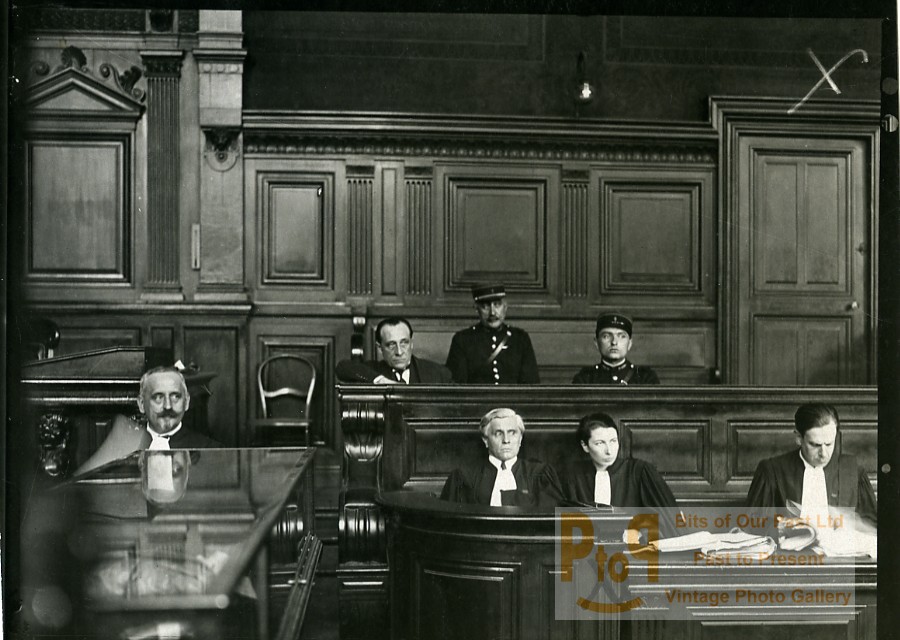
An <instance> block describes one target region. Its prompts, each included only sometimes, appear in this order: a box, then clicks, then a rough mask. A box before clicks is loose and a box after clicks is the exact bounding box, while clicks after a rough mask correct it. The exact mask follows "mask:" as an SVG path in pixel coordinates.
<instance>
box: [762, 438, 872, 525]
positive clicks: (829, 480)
mask: <svg viewBox="0 0 900 640" xmlns="http://www.w3.org/2000/svg"><path fill="white" fill-rule="evenodd" d="M804 470H805V467H804V465H803V460H801V459H800V453H799V452H798V450H797V449H794V450H793V451H788V452H787V453H783V454H781V455H780V456H775V457H774V458H768V459H766V460H762V461H761V462H760V463H759V465H758V466H757V467H756V473H754V474H753V482H751V483H750V491H749V492H748V493H747V506H748V507H760V508H766V507H774V508H776V509H782V508H784V507H785V506H787V501H788V500H792V501H794V502H796V503H797V504H800V501H801V500H802V499H803V472H804ZM824 471H825V488H826V490H827V491H828V505H829V506H837V507H850V508H853V509H855V510H856V512H857V513H858V514H859V515H860V516H862V517H864V518H866V519H868V520H870V521H871V522H873V523H877V521H878V507H877V504H876V501H875V492H874V491H873V490H872V485H871V484H870V483H869V476H867V475H866V472H865V470H864V469H862V468H861V467H860V466H859V465H858V463H857V461H856V457H855V456H852V455H846V454H839V453H838V452H835V454H834V455H833V456H832V458H831V460H830V461H829V462H828V464H827V465H825V469H824Z"/></svg>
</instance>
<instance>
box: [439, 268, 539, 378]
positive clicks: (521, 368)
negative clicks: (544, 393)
mask: <svg viewBox="0 0 900 640" xmlns="http://www.w3.org/2000/svg"><path fill="white" fill-rule="evenodd" d="M472 298H474V300H475V310H476V311H477V312H478V318H479V322H478V324H475V325H472V326H471V327H469V328H468V329H463V330H462V331H458V332H456V334H455V335H454V336H453V341H452V342H451V343H450V352H449V353H448V354H447V368H448V369H450V372H451V373H452V374H453V381H454V382H459V383H469V384H538V383H539V382H540V377H539V375H538V367H537V359H536V358H535V356H534V348H533V347H532V346H531V338H529V337H528V333H526V332H525V331H524V330H522V329H518V328H516V327H511V326H509V325H508V324H506V310H507V305H506V300H505V298H506V289H505V288H504V287H503V285H496V284H494V285H486V286H476V287H472Z"/></svg>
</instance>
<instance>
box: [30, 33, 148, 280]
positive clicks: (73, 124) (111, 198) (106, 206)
mask: <svg viewBox="0 0 900 640" xmlns="http://www.w3.org/2000/svg"><path fill="white" fill-rule="evenodd" d="M76 51H77V50H76ZM79 56H81V58H79ZM51 60H52V58H51ZM59 62H61V63H62V64H59ZM116 64H117V65H120V64H121V61H117V62H116ZM96 72H97V76H95V75H94V74H93V73H92V70H91V69H90V68H89V67H88V66H87V59H86V58H85V57H84V54H83V53H81V52H80V51H77V53H71V54H70V55H69V56H68V57H67V56H66V55H61V56H60V57H59V58H58V59H57V61H54V63H53V70H52V71H51V63H49V62H46V61H37V62H35V63H34V65H33V67H32V73H33V75H31V76H30V77H28V78H26V80H28V81H29V82H30V83H31V84H30V85H29V86H28V89H27V92H26V94H25V96H24V104H25V106H26V109H27V119H26V120H25V133H24V140H23V144H22V152H23V154H24V155H23V157H21V158H18V161H19V163H21V164H20V167H21V176H22V180H23V184H22V189H23V191H22V194H21V201H22V207H23V211H22V214H23V230H24V238H23V240H24V250H23V251H22V252H21V253H22V258H23V260H24V264H23V265H22V266H21V274H22V277H23V278H24V280H25V282H26V283H29V285H34V287H35V291H38V290H41V291H42V293H41V294H39V295H48V294H49V295H53V293H52V292H55V291H62V290H68V292H69V295H70V296H71V295H72V294H74V293H75V292H77V291H79V290H81V291H82V293H81V295H82V296H97V295H98V294H99V296H100V297H104V296H106V297H108V295H109V293H108V292H107V291H104V289H103V287H112V288H113V289H114V290H115V289H121V288H122V287H123V286H129V285H131V286H133V284H134V279H135V278H134V231H133V229H134V224H135V222H134V215H135V214H134V197H135V193H136V191H139V190H140V187H141V184H142V180H141V179H140V178H139V176H138V175H137V168H138V167H140V166H141V165H140V164H136V157H135V147H136V141H137V140H138V138H139V132H138V123H139V121H140V119H141V117H142V115H143V110H144V107H143V105H142V104H141V101H142V97H143V92H142V91H140V90H137V89H135V90H134V91H132V88H131V87H130V86H127V87H123V85H122V84H121V82H120V80H119V76H118V75H114V74H118V71H117V70H116V67H115V66H113V65H111V64H109V63H105V62H104V63H102V64H99V65H97V69H96ZM111 75H112V76H113V80H111V81H110V82H108V83H105V82H103V81H101V79H100V78H109V77H110V76H111ZM98 76H99V77H98ZM138 162H139V161H138ZM17 271H19V270H18V269H17Z"/></svg>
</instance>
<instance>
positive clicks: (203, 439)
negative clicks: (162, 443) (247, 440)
mask: <svg viewBox="0 0 900 640" xmlns="http://www.w3.org/2000/svg"><path fill="white" fill-rule="evenodd" d="M147 435H150V433H149V432H147ZM151 440H152V437H151ZM223 446H224V445H222V444H221V443H220V442H217V441H215V440H213V439H212V438H210V437H208V436H205V435H203V434H202V433H198V432H196V431H190V430H189V429H187V428H186V427H182V428H181V430H180V431H179V432H178V433H176V434H175V435H174V436H172V437H171V438H169V448H171V449H220V448H222V447H223Z"/></svg>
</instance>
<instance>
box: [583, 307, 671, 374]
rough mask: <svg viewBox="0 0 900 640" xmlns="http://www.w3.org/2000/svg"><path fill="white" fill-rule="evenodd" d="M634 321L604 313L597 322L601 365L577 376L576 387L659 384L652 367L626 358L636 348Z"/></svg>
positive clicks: (617, 314)
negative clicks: (634, 344) (632, 348)
mask: <svg viewBox="0 0 900 640" xmlns="http://www.w3.org/2000/svg"><path fill="white" fill-rule="evenodd" d="M631 330H632V323H631V318H629V317H628V316H626V315H624V314H621V313H604V314H602V315H601V316H600V317H599V318H597V328H596V331H595V338H594V344H595V345H597V350H598V351H599V352H600V362H598V363H597V364H595V365H593V366H590V367H584V368H583V369H582V370H581V371H579V372H578V373H576V374H575V377H574V378H573V379H572V383H573V384H659V377H658V376H657V375H656V372H655V371H653V369H651V368H650V367H642V366H639V365H636V364H634V363H633V362H630V361H629V360H627V359H626V358H625V356H627V355H628V352H629V351H630V350H631V347H632V344H633V342H632V338H631V335H632V333H631Z"/></svg>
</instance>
